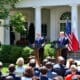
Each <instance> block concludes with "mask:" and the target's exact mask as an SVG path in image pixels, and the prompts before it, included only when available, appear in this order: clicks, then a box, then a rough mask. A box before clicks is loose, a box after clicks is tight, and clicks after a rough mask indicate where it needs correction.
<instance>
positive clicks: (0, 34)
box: [0, 19, 4, 44]
mask: <svg viewBox="0 0 80 80" xmlns="http://www.w3.org/2000/svg"><path fill="white" fill-rule="evenodd" d="M3 25H4V20H3V19H0V43H1V44H4V26H3Z"/></svg>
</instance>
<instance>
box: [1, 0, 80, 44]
mask: <svg viewBox="0 0 80 80" xmlns="http://www.w3.org/2000/svg"><path fill="white" fill-rule="evenodd" d="M16 7H17V9H16V10H15V11H21V12H22V13H23V14H24V15H25V16H26V22H28V23H34V24H35V36H36V34H37V33H39V34H42V33H41V24H46V25H47V39H48V40H49V41H54V40H56V39H57V38H58V36H59V32H60V30H61V27H62V28H63V27H64V26H65V23H66V19H65V18H64V16H66V17H70V22H71V28H72V31H74V30H75V31H76V35H77V36H78V39H79V40H80V35H79V34H80V0H23V1H22V2H20V3H18V4H17V5H16ZM15 11H12V12H11V14H13V13H14V12H15ZM6 33H7V35H4V38H3V39H4V40H2V41H4V42H3V44H9V43H10V37H9V34H10V33H9V31H6ZM6 33H5V34H6ZM5 36H8V37H5ZM0 39H1V38H0ZM19 39H20V35H19V34H18V33H15V42H16V41H17V40H19ZM6 40H7V41H6Z"/></svg>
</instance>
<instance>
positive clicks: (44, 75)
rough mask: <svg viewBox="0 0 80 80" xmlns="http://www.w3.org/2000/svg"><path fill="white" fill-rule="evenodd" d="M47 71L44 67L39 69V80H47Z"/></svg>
mask: <svg viewBox="0 0 80 80" xmlns="http://www.w3.org/2000/svg"><path fill="white" fill-rule="evenodd" d="M47 71H48V70H47V68H46V67H45V66H43V67H41V68H40V72H41V75H40V80H49V78H48V77H47Z"/></svg>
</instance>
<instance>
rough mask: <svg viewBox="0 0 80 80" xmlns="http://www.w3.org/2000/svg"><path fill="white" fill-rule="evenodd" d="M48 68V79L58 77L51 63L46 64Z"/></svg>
mask: <svg viewBox="0 0 80 80" xmlns="http://www.w3.org/2000/svg"><path fill="white" fill-rule="evenodd" d="M46 68H47V70H48V72H47V76H48V78H50V79H52V78H54V77H56V76H57V73H56V72H54V70H53V64H52V63H51V62H47V63H46Z"/></svg>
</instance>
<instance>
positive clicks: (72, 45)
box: [65, 20, 79, 51]
mask: <svg viewBox="0 0 80 80" xmlns="http://www.w3.org/2000/svg"><path fill="white" fill-rule="evenodd" d="M65 33H66V36H67V38H68V40H69V44H68V50H69V51H78V50H79V42H78V40H77V38H76V36H75V32H73V33H72V32H71V23H70V22H69V21H68V20H67V23H66V30H65Z"/></svg>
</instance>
